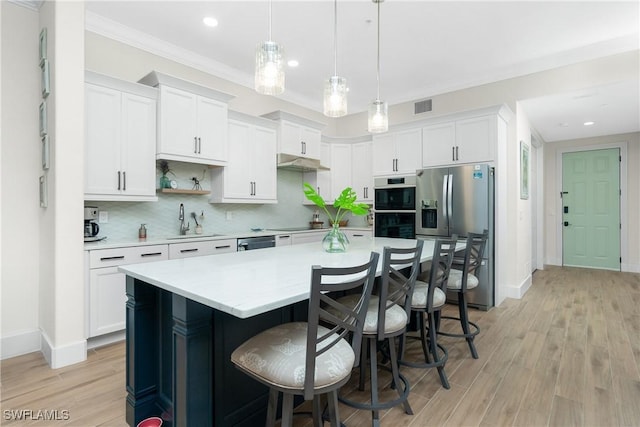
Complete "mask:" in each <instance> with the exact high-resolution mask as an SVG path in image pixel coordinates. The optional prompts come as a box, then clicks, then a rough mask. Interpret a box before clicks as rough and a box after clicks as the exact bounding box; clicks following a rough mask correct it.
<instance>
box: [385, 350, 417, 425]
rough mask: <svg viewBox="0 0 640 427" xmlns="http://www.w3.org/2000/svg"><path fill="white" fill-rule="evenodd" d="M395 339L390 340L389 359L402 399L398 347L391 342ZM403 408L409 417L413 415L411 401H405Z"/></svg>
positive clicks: (394, 380)
mask: <svg viewBox="0 0 640 427" xmlns="http://www.w3.org/2000/svg"><path fill="white" fill-rule="evenodd" d="M392 339H393V338H389V339H388V341H389V358H390V359H391V361H390V362H391V374H392V376H393V382H394V383H395V384H397V385H398V386H397V387H396V390H397V391H398V396H401V397H402V393H403V390H401V388H399V384H402V382H401V381H400V372H399V370H398V355H397V354H396V346H395V344H394V343H393V342H392V341H391V340H392ZM402 406H403V407H404V412H405V414H407V415H413V410H411V405H409V400H405V401H404V402H402Z"/></svg>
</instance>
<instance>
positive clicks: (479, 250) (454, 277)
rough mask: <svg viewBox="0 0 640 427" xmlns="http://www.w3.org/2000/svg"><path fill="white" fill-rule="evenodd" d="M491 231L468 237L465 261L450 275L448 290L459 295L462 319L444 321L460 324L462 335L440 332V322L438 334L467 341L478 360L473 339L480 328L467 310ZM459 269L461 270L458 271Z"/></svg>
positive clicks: (453, 269)
mask: <svg viewBox="0 0 640 427" xmlns="http://www.w3.org/2000/svg"><path fill="white" fill-rule="evenodd" d="M488 237H489V230H484V231H483V232H482V234H478V233H469V236H468V237H467V246H466V249H465V251H464V259H463V263H462V265H459V264H454V266H453V268H452V269H451V272H450V273H449V281H448V283H447V289H448V290H450V291H455V292H456V293H457V294H458V313H459V316H460V317H452V316H442V317H441V318H442V319H451V320H456V321H458V322H460V327H461V328H462V333H453V332H445V331H441V330H440V328H439V327H440V322H438V334H440V335H444V336H448V337H458V338H464V339H466V340H467V344H468V345H469V350H470V351H471V356H472V357H473V358H474V359H477V358H478V351H477V350H476V346H475V344H474V343H473V339H474V338H475V337H476V335H478V334H479V333H480V327H479V326H478V325H477V324H475V323H473V322H471V321H469V313H468V310H467V300H466V294H467V291H469V290H471V289H473V288H476V287H477V286H478V283H479V281H478V276H477V274H478V269H479V268H480V267H481V265H482V256H483V255H484V249H485V247H486V245H487V238H488ZM458 267H459V268H460V269H458Z"/></svg>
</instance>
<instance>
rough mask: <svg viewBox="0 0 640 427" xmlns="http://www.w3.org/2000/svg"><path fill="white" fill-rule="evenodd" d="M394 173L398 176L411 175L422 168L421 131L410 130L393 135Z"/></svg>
mask: <svg viewBox="0 0 640 427" xmlns="http://www.w3.org/2000/svg"><path fill="white" fill-rule="evenodd" d="M394 139H395V146H396V159H397V160H396V171H395V173H396V174H398V175H413V174H415V173H416V170H418V169H421V168H422V161H421V160H422V154H421V153H422V130H421V129H412V130H408V131H404V132H398V133H396V134H394Z"/></svg>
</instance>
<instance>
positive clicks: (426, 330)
mask: <svg viewBox="0 0 640 427" xmlns="http://www.w3.org/2000/svg"><path fill="white" fill-rule="evenodd" d="M456 241H457V236H455V235H454V236H452V237H451V238H450V239H441V238H439V239H436V241H435V244H434V248H433V257H432V259H431V269H430V270H429V272H428V274H427V281H426V282H425V281H421V280H417V281H416V285H415V288H414V290H413V297H412V299H411V311H412V312H415V313H416V314H417V315H418V327H419V329H420V341H421V344H422V352H423V355H424V361H415V360H409V359H408V358H406V357H405V343H406V334H404V335H403V336H402V338H401V340H400V348H399V350H398V352H399V354H400V364H401V365H405V366H411V367H414V368H437V369H438V375H439V376H440V382H441V383H442V386H443V387H444V388H447V389H448V388H449V380H448V379H447V374H446V372H445V370H444V365H445V363H446V362H447V359H448V355H449V353H448V352H447V349H446V348H445V347H444V346H442V345H440V344H438V342H437V334H436V331H437V324H436V314H439V313H440V310H441V309H442V307H443V306H444V303H445V300H446V287H447V281H448V279H449V273H450V271H451V263H452V262H453V256H454V253H455V249H456ZM438 350H439V351H438ZM440 352H441V353H442V355H440V354H439V353H440ZM431 358H433V361H432V360H431Z"/></svg>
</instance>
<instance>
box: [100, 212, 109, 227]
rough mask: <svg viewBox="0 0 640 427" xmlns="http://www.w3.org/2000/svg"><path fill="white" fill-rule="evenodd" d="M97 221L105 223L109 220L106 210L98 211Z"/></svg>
mask: <svg viewBox="0 0 640 427" xmlns="http://www.w3.org/2000/svg"><path fill="white" fill-rule="evenodd" d="M98 222H99V223H100V224H106V223H108V222H109V212H107V211H100V213H98Z"/></svg>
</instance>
